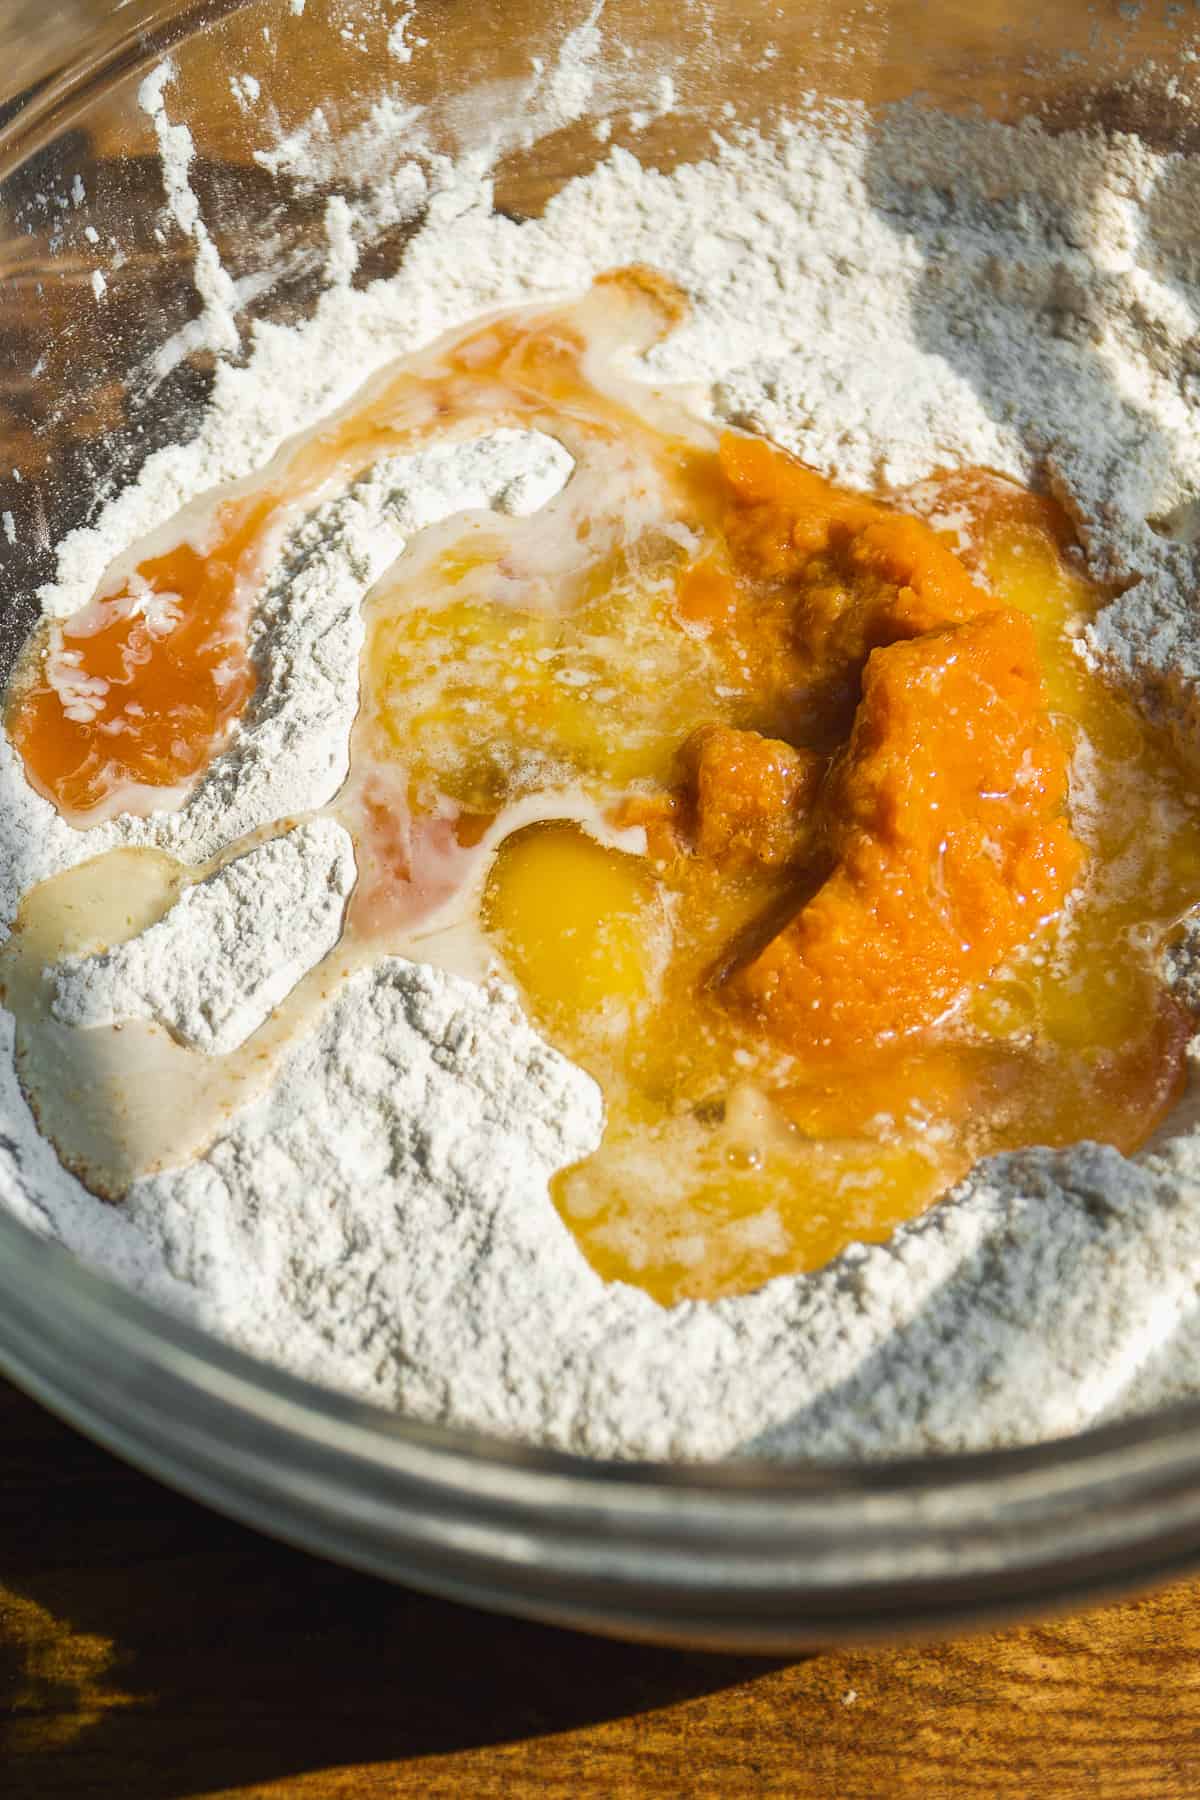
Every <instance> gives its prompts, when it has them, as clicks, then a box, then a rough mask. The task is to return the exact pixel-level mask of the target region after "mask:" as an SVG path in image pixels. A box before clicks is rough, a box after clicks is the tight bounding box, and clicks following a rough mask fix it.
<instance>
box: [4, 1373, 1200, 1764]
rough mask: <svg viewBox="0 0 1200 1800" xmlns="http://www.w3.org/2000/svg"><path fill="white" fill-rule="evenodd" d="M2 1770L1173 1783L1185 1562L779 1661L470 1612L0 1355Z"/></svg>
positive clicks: (1188, 1606)
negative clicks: (41, 1387) (1019, 1608)
mask: <svg viewBox="0 0 1200 1800" xmlns="http://www.w3.org/2000/svg"><path fill="white" fill-rule="evenodd" d="M0 1433H2V1437H3V1443H4V1449H5V1455H4V1459H3V1464H2V1465H0V1467H2V1473H0V1794H2V1795H3V1796H4V1797H5V1800H24V1797H25V1796H34V1795H36V1796H39V1797H41V1796H45V1797H48V1800H58V1797H59V1796H71V1797H73V1796H76V1795H99V1796H105V1797H108V1796H112V1797H114V1800H182V1797H183V1796H199V1795H206V1796H216V1795H222V1796H225V1797H226V1800H232V1797H233V1796H237V1797H238V1800H250V1797H251V1796H254V1797H256V1800H261V1797H265V1796H270V1797H271V1800H281V1797H282V1796H290V1795H296V1796H301V1797H302V1800H335V1797H336V1800H380V1797H382V1796H391V1795H408V1794H412V1795H420V1796H423V1797H424V1796H433V1797H437V1796H442V1795H445V1796H455V1797H459V1796H477V1795H478V1796H490V1795H504V1796H506V1797H512V1796H518V1797H519V1796H523V1795H539V1796H540V1795H548V1796H559V1795H561V1796H564V1797H565V1796H574V1795H585V1796H586V1795H597V1796H601V1795H603V1796H610V1795H612V1796H626V1795H628V1796H643V1795H645V1796H650V1797H654V1796H660V1795H689V1796H690V1795H698V1796H708V1795H713V1796H716V1795H719V1796H722V1800H724V1797H725V1796H729V1795H733V1796H738V1795H756V1796H757V1795H779V1796H787V1800H893V1796H909V1795H913V1796H916V1795H920V1796H921V1797H922V1800H943V1796H944V1797H946V1800H949V1797H951V1796H954V1797H955V1800H1075V1797H1076V1796H1079V1797H1080V1800H1082V1797H1083V1796H1087V1797H1088V1800H1196V1796H1197V1795H1200V1584H1194V1585H1186V1586H1177V1587H1174V1588H1170V1589H1168V1590H1166V1591H1165V1592H1162V1593H1159V1594H1155V1595H1152V1596H1147V1597H1144V1598H1141V1599H1138V1600H1134V1601H1128V1602H1125V1603H1124V1604H1122V1605H1118V1606H1113V1607H1110V1608H1107V1609H1105V1610H1101V1611H1096V1612H1092V1613H1088V1614H1085V1615H1083V1616H1081V1617H1077V1618H1073V1619H1068V1620H1058V1621H1055V1622H1053V1623H1050V1624H1046V1625H1041V1626H1036V1627H1031V1628H1026V1629H1023V1630H1012V1631H1006V1632H1001V1633H996V1634H993V1635H990V1636H987V1637H979V1638H974V1639H963V1640H960V1641H958V1642H955V1643H951V1644H943V1645H937V1646H932V1647H921V1648H913V1647H906V1648H896V1649H873V1650H853V1651H845V1652H837V1651H830V1652H827V1653H824V1654H818V1655H813V1656H808V1657H804V1658H801V1659H798V1660H789V1661H787V1662H764V1661H758V1660H750V1659H747V1658H742V1657H714V1656H701V1655H682V1654H680V1653H678V1652H674V1651H667V1650H654V1649H646V1648H633V1647H630V1646H627V1645H622V1644H613V1643H606V1642H602V1641H598V1640H592V1639H589V1638H585V1637H577V1636H574V1635H572V1634H570V1633H567V1632H562V1631H556V1630H551V1629H549V1628H547V1627H542V1626H536V1625H529V1624H520V1623H516V1622H513V1621H510V1620H505V1619H499V1618H492V1617H489V1616H487V1615H485V1614H482V1613H476V1612H471V1611H468V1610H467V1609H466V1608H464V1607H459V1606H453V1605H450V1604H448V1603H445V1602H442V1601H437V1600H431V1599H427V1598H425V1597H424V1596H422V1595H419V1594H414V1593H410V1592H407V1591H405V1590H403V1589H399V1588H392V1587H388V1586H385V1585H384V1584H383V1583H382V1582H376V1581H372V1580H370V1579H369V1578H368V1577H366V1576H361V1575H355V1574H351V1573H349V1572H347V1571H345V1570H342V1569H337V1568H334V1567H332V1566H331V1565H329V1564H326V1563H321V1562H318V1561H316V1560H315V1559H313V1558H310V1557H307V1556H305V1555H303V1554H301V1553H300V1552H298V1551H293V1550H288V1549H284V1548H282V1547H281V1546H279V1545H276V1544H273V1543H271V1542H269V1541H267V1540H266V1539H264V1538H261V1537H258V1536H256V1535H255V1534H254V1533H252V1532H249V1531H246V1530H243V1529H242V1528H241V1527H239V1526H236V1525H232V1524H230V1523H228V1522H227V1521H225V1520H223V1519H220V1518H218V1517H216V1516H215V1515H214V1514H211V1513H208V1512H206V1511H204V1510H203V1509H202V1508H201V1507H199V1506H196V1505H194V1504H192V1503H191V1502H190V1501H187V1500H183V1499H181V1498H180V1497H179V1496H177V1495H175V1494H173V1493H171V1492H169V1491H168V1490H167V1489H165V1488H162V1487H160V1486H158V1485H157V1484H156V1483H155V1482H153V1481H150V1480H148V1479H146V1478H145V1477H143V1476H140V1475H136V1474H134V1473H133V1472H132V1471H130V1470H128V1469H126V1468H125V1467H124V1466H123V1465H122V1464H120V1463H118V1462H116V1461H115V1460H114V1459H113V1458H112V1457H110V1456H108V1455H106V1454H105V1453H104V1452H103V1451H100V1450H97V1449H96V1448H94V1447H93V1446H92V1445H91V1444H89V1443H87V1442H86V1441H85V1440H84V1439H83V1438H81V1437H78V1436H77V1435H76V1434H75V1433H73V1432H72V1431H70V1430H68V1429H67V1428H66V1427H65V1426H62V1425H60V1424H58V1423H57V1422H56V1421H55V1420H53V1419H51V1418H50V1417H49V1416H48V1415H47V1414H45V1413H43V1412H42V1411H40V1410H39V1408H37V1407H36V1406H34V1405H33V1403H32V1402H30V1401H29V1400H27V1399H25V1398H24V1397H23V1396H22V1395H19V1394H17V1393H16V1392H15V1390H13V1389H12V1388H10V1387H8V1386H6V1385H5V1384H3V1383H0Z"/></svg>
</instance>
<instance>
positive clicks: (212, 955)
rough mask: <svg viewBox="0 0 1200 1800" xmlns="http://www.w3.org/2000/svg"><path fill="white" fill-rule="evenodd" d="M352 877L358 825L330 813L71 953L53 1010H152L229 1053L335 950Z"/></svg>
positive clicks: (79, 1014) (141, 1015)
mask: <svg viewBox="0 0 1200 1800" xmlns="http://www.w3.org/2000/svg"><path fill="white" fill-rule="evenodd" d="M354 878H355V867H354V846H353V843H352V842H351V839H350V834H349V833H348V832H347V831H344V830H343V829H342V827H341V826H340V825H338V824H335V822H334V821H333V820H332V819H314V820H313V821H312V823H311V824H309V825H301V826H300V827H299V828H298V829H297V830H295V831H289V832H286V833H285V834H284V835H283V836H282V837H277V838H272V839H271V841H270V842H269V843H266V844H261V845H260V846H259V847H258V848H257V849H255V850H248V851H247V852H246V854H245V855H244V856H238V857H235V858H234V859H233V861H232V862H229V863H226V864H225V865H224V866H223V867H222V868H220V869H218V870H217V871H216V872H215V873H214V874H212V875H210V876H209V877H208V878H207V880H204V881H199V882H197V883H196V884H195V886H194V887H189V888H185V889H184V891H183V893H182V894H181V895H180V897H179V899H178V900H177V901H176V903H175V905H174V906H173V907H172V908H171V910H170V911H169V912H168V913H167V914H166V916H165V917H164V918H162V919H161V920H160V921H159V922H158V924H157V925H151V926H150V928H149V929H148V930H147V931H143V932H142V933H141V934H140V936H138V937H135V938H133V939H132V940H131V941H130V942H128V943H125V944H120V945H118V946H117V947H116V948H115V949H112V950H106V951H102V952H101V953H100V954H98V955H95V956H68V957H64V958H63V960H62V962H60V963H58V964H57V965H56V968H55V971H54V974H53V986H54V999H53V1003H52V1010H53V1013H54V1016H55V1018H56V1019H58V1020H59V1022H60V1023H61V1024H63V1025H74V1026H76V1027H79V1028H83V1029H86V1028H88V1027H89V1026H96V1025H115V1024H120V1023H123V1022H124V1021H125V1020H127V1019H153V1020H156V1021H157V1022H158V1023H159V1024H160V1025H165V1026H166V1028H167V1030H168V1031H169V1032H170V1033H171V1035H172V1036H173V1037H175V1038H178V1039H179V1040H180V1042H181V1043H184V1044H187V1045H188V1046H189V1047H190V1048H191V1049H194V1050H202V1051H204V1052H205V1054H206V1055H209V1056H224V1055H227V1054H228V1053H229V1051H231V1050H236V1049H238V1048H239V1046H240V1045H242V1044H244V1043H245V1041H246V1039H247V1038H248V1037H249V1036H250V1035H251V1033H252V1032H255V1031H257V1030H258V1028H259V1026H260V1025H261V1024H263V1022H264V1021H265V1020H266V1019H267V1018H268V1017H269V1016H270V1014H271V1013H272V1012H273V1011H274V1010H275V1008H276V1007H277V1006H278V1005H280V1003H281V1002H282V1001H284V1000H286V998H287V996H288V995H289V994H290V993H291V991H292V989H293V988H294V987H295V985H296V983H297V982H298V981H299V980H300V979H301V977H302V976H304V975H307V973H308V971H309V970H310V969H314V968H315V967H316V965H317V964H318V963H319V962H320V961H321V959H322V958H323V957H325V956H327V955H328V954H329V952H330V951H331V950H332V949H333V947H334V945H335V944H336V943H337V942H338V940H339V939H340V937H341V935H342V918H343V915H344V913H345V910H346V901H347V900H348V899H349V897H350V893H351V890H352V888H353V887H354ZM264 919H266V920H268V921H269V927H268V929H267V930H265V931H264V930H263V928H262V922H263V920H264Z"/></svg>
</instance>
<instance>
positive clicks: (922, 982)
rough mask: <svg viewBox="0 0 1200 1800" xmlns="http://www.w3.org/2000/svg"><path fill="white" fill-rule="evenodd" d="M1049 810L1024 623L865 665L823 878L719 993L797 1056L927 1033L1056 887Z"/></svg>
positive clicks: (914, 645)
mask: <svg viewBox="0 0 1200 1800" xmlns="http://www.w3.org/2000/svg"><path fill="white" fill-rule="evenodd" d="M1066 798H1067V760H1066V754H1065V751H1064V749H1063V746H1062V743H1061V741H1060V740H1059V738H1058V736H1057V734H1056V733H1055V731H1054V728H1053V727H1052V725H1051V724H1050V721H1049V718H1048V716H1047V713H1046V708H1045V700H1044V694H1043V689H1042V679H1041V673H1040V670H1039V668H1038V661H1037V652H1036V648H1035V644H1034V636H1033V627H1032V625H1031V624H1030V622H1029V620H1028V619H1027V618H1026V617H1025V616H1024V614H1022V613H1018V612H1013V611H1004V612H992V613H985V614H982V615H981V616H979V617H977V618H975V619H973V620H971V621H970V622H968V623H966V624H963V625H952V626H949V627H948V628H946V629H944V630H941V631H933V632H928V633H926V634H925V635H924V636H922V637H918V638H913V639H910V640H909V641H907V642H901V643H897V644H892V645H890V646H888V647H887V648H884V649H878V650H874V651H872V653H871V655H870V657H869V658H868V661H867V665H866V670H865V673H864V676H863V694H862V700H861V702H860V704H859V708H858V712H857V714H856V717H855V721H854V729H853V732H852V733H851V737H850V742H849V744H848V746H847V748H846V751H845V753H844V755H843V757H842V758H841V759H840V760H839V762H838V764H837V766H836V767H835V769H834V771H833V774H832V776H831V778H830V782H829V786H828V789H827V791H826V793H825V795H824V798H823V810H824V813H825V820H826V824H825V830H826V837H827V841H828V845H829V849H830V852H831V854H832V855H833V856H834V858H835V859H836V867H835V868H834V869H833V871H832V873H831V874H830V875H829V877H828V879H827V880H826V881H825V882H824V883H823V885H822V886H821V888H820V889H819V891H818V892H817V893H816V894H815V895H814V896H813V897H812V899H811V900H809V901H808V902H807V903H806V904H805V905H804V906H803V907H802V908H801V910H800V911H799V913H798V914H797V915H796V917H795V918H794V919H793V920H791V921H790V922H789V923H788V924H787V925H786V926H785V927H784V929H783V930H782V931H781V932H780V933H779V934H778V936H777V937H775V938H774V939H773V940H772V941H771V943H770V944H768V946H767V947H766V949H765V950H763V951H762V953H761V954H760V955H759V956H757V957H756V958H755V959H754V960H753V961H752V962H751V963H749V964H748V965H747V966H746V967H745V968H743V969H741V970H740V971H738V973H737V974H736V975H735V976H734V977H733V980H732V983H731V986H732V989H733V991H734V992H735V993H736V994H738V995H739V996H740V997H744V999H745V1001H746V1003H747V1004H748V1005H749V1006H750V1008H751V1009H752V1010H753V1012H754V1014H755V1016H756V1017H757V1018H759V1019H760V1020H761V1021H762V1023H763V1025H764V1026H765V1028H766V1029H767V1030H769V1031H770V1032H771V1033H772V1034H773V1035H774V1036H776V1037H777V1038H778V1039H779V1040H780V1041H781V1042H783V1043H785V1044H787V1045H788V1047H789V1048H791V1049H794V1050H796V1051H798V1052H805V1051H811V1052H813V1053H816V1054H820V1055H828V1054H838V1053H841V1052H845V1051H849V1050H854V1049H858V1048H861V1047H864V1046H871V1045H880V1046H881V1045H883V1044H885V1043H887V1042H889V1041H891V1040H892V1039H894V1038H896V1037H900V1036H904V1035H907V1034H908V1033H910V1032H912V1031H915V1030H918V1029H919V1028H920V1027H921V1026H923V1025H929V1024H932V1023H933V1022H934V1020H936V1019H937V1018H938V1017H940V1015H941V1014H942V1013H944V1012H946V1011H947V1010H948V1009H949V1008H950V1007H951V1006H953V1005H954V1004H955V1002H956V1001H957V1000H958V999H959V998H960V997H961V995H962V994H963V993H964V991H965V990H966V989H967V987H968V986H970V985H971V984H972V983H974V982H977V981H979V980H980V979H981V978H982V977H984V976H985V975H988V974H990V973H991V971H992V970H993V969H994V968H995V967H996V965H997V963H999V962H1000V961H1001V960H1002V959H1003V958H1004V957H1005V956H1006V955H1008V953H1009V952H1010V951H1012V950H1015V949H1016V948H1017V947H1018V945H1020V944H1023V943H1025V942H1026V941H1027V940H1028V939H1029V938H1030V937H1032V936H1033V934H1034V933H1035V932H1036V931H1037V930H1038V928H1039V927H1040V926H1041V925H1043V924H1044V923H1045V921H1046V920H1047V919H1049V918H1051V917H1052V916H1053V915H1054V913H1056V912H1057V911H1058V909H1059V908H1060V907H1061V905H1062V904H1063V901H1064V899H1065V898H1066V896H1067V894H1068V893H1069V892H1070V890H1071V888H1072V887H1073V886H1074V884H1075V881H1076V879H1077V878H1078V875H1079V872H1080V867H1081V864H1082V860H1083V853H1082V850H1081V847H1080V845H1079V843H1078V842H1077V840H1076V839H1075V838H1074V837H1073V836H1072V834H1071V830H1070V827H1069V826H1068V824H1067V822H1066V819H1065V818H1064V817H1063V810H1064V807H1065V804H1066Z"/></svg>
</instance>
